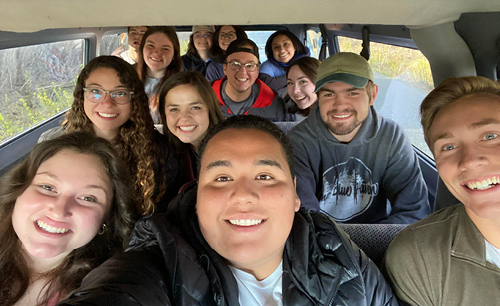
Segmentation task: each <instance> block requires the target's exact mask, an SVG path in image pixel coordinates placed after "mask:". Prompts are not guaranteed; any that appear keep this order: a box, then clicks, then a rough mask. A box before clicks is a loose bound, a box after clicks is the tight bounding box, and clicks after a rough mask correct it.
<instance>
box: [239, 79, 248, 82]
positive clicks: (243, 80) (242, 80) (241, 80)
mask: <svg viewBox="0 0 500 306" xmlns="http://www.w3.org/2000/svg"><path fill="white" fill-rule="evenodd" d="M247 80H248V79H238V81H240V82H246V81H247Z"/></svg>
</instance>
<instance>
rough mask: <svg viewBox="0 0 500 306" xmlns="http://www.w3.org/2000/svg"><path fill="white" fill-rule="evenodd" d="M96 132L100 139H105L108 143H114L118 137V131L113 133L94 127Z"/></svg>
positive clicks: (112, 131)
mask: <svg viewBox="0 0 500 306" xmlns="http://www.w3.org/2000/svg"><path fill="white" fill-rule="evenodd" d="M94 132H95V134H96V135H97V136H98V137H101V138H104V139H106V140H107V141H109V142H111V143H113V142H114V140H115V138H116V136H117V135H118V129H116V130H111V131H103V130H100V129H98V128H97V127H95V126H94Z"/></svg>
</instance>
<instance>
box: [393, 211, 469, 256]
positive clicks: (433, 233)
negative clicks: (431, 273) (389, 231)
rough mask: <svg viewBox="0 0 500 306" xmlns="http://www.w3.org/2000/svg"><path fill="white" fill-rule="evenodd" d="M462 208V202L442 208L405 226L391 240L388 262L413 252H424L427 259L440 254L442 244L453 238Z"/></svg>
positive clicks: (448, 242)
mask: <svg viewBox="0 0 500 306" xmlns="http://www.w3.org/2000/svg"><path fill="white" fill-rule="evenodd" d="M462 209H463V205H462V204H458V205H454V206H451V207H448V208H444V209H442V210H439V211H437V212H435V213H433V214H431V215H429V216H428V217H427V218H425V219H422V220H420V221H418V222H416V223H414V224H411V225H409V226H407V227H406V228H405V229H403V230H402V231H401V233H399V235H397V236H396V238H394V240H393V241H392V242H391V244H390V247H389V249H388V251H387V259H388V262H389V261H390V260H392V259H393V258H394V257H401V256H403V254H408V255H410V254H412V253H414V252H420V253H426V254H427V256H428V259H429V260H432V258H435V256H439V255H442V254H441V252H442V247H443V245H447V244H450V242H451V241H452V240H453V238H454V235H455V233H456V228H457V225H458V222H459V217H460V213H461V210H462ZM403 257H404V256H403Z"/></svg>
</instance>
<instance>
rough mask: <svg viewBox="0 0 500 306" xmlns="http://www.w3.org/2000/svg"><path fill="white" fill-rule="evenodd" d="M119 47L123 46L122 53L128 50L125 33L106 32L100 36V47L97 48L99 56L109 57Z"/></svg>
mask: <svg viewBox="0 0 500 306" xmlns="http://www.w3.org/2000/svg"><path fill="white" fill-rule="evenodd" d="M120 45H123V47H124V49H123V51H126V50H128V35H127V33H126V32H125V33H112V32H106V33H104V35H103V36H102V39H101V45H100V47H99V51H100V53H99V54H100V55H110V54H111V53H113V51H115V50H116V49H117V48H118V47H119V46H120Z"/></svg>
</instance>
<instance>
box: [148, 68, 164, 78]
mask: <svg viewBox="0 0 500 306" xmlns="http://www.w3.org/2000/svg"><path fill="white" fill-rule="evenodd" d="M166 71H167V69H162V70H156V71H154V70H151V68H149V67H148V69H147V71H146V74H147V75H148V77H150V78H155V79H159V78H163V76H164V75H165V72H166Z"/></svg>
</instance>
